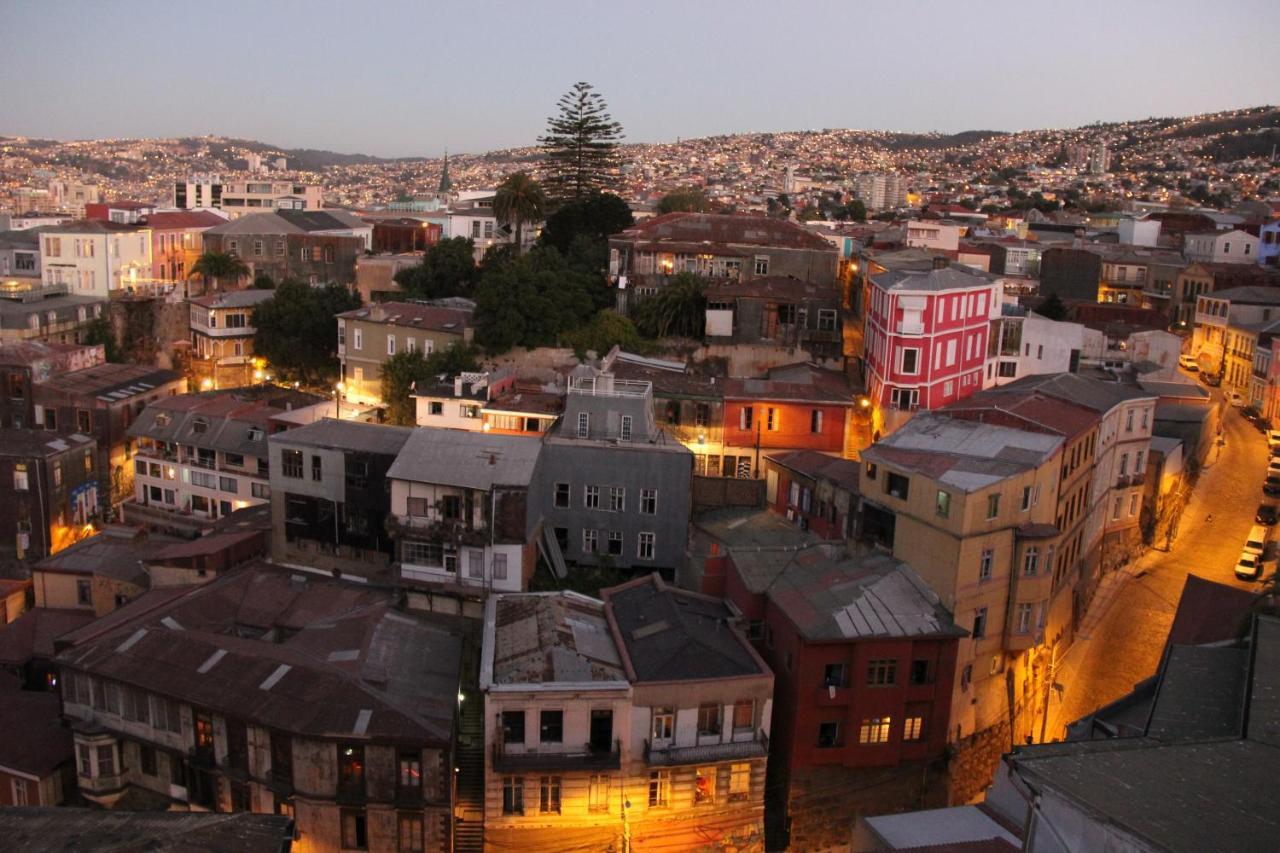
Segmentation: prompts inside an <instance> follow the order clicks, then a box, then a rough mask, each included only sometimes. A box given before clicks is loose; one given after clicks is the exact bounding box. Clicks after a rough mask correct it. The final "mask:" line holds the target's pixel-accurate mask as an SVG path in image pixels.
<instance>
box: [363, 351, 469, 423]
mask: <svg viewBox="0 0 1280 853" xmlns="http://www.w3.org/2000/svg"><path fill="white" fill-rule="evenodd" d="M479 369H480V365H479V363H478V362H477V361H476V351H475V348H474V347H472V346H471V345H469V344H459V343H455V344H451V345H450V346H448V347H447V348H445V349H442V350H437V351H435V352H433V353H431V354H430V355H425V354H424V353H423V352H422V351H421V350H416V349H415V350H401V351H400V352H398V353H396V354H395V355H393V356H389V357H388V358H387V360H386V361H384V362H383V363H382V402H383V403H384V404H385V405H386V415H387V421H388V422H389V423H393V424H398V425H400V426H413V424H414V423H415V421H416V411H415V403H414V400H413V397H411V396H410V392H411V391H412V390H413V385H414V383H415V382H427V381H430V380H431V379H433V378H435V377H437V376H457V375H458V374H459V373H462V372H464V371H468V370H479Z"/></svg>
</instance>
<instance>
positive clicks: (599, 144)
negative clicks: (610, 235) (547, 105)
mask: <svg viewBox="0 0 1280 853" xmlns="http://www.w3.org/2000/svg"><path fill="white" fill-rule="evenodd" d="M556 106H557V107H559V110H560V112H559V113H558V114H557V115H554V116H551V117H549V118H548V119H547V132H546V134H545V135H543V136H540V137H538V143H539V144H540V145H541V146H542V150H543V151H544V152H545V153H546V157H547V163H546V178H545V180H544V183H545V185H546V189H547V194H548V195H550V196H551V198H552V199H554V200H555V201H558V202H564V201H579V200H581V199H583V198H586V197H587V196H589V195H591V194H592V193H594V192H601V191H603V190H604V189H605V188H606V187H608V186H609V185H610V184H611V183H612V182H613V179H614V177H615V176H616V174H617V171H618V165H619V163H618V140H619V139H621V138H622V125H621V124H619V123H618V122H616V121H614V120H613V117H612V116H610V115H609V112H608V109H609V105H608V104H606V103H605V100H604V98H603V97H601V96H600V94H599V93H598V92H596V91H595V89H594V88H593V87H592V85H591V84H590V83H584V82H579V83H575V84H574V85H573V88H572V89H570V90H569V91H568V92H567V93H566V94H565V95H564V97H562V98H561V99H560V101H559V103H558V104H557V105H556Z"/></svg>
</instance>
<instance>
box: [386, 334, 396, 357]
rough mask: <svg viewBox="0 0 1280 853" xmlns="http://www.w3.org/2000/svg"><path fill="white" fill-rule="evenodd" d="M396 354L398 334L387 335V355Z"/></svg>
mask: <svg viewBox="0 0 1280 853" xmlns="http://www.w3.org/2000/svg"><path fill="white" fill-rule="evenodd" d="M395 354H396V336H395V335H387V355H395Z"/></svg>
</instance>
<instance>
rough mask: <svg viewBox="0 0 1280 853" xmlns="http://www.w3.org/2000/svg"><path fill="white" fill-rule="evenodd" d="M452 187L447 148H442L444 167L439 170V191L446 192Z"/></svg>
mask: <svg viewBox="0 0 1280 853" xmlns="http://www.w3.org/2000/svg"><path fill="white" fill-rule="evenodd" d="M452 189H453V181H452V180H450V179H449V149H448V148H446V149H445V150H444V169H442V170H441V172H440V192H442V193H447V192H449V191H450V190H452Z"/></svg>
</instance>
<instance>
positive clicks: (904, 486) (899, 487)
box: [884, 471, 911, 501]
mask: <svg viewBox="0 0 1280 853" xmlns="http://www.w3.org/2000/svg"><path fill="white" fill-rule="evenodd" d="M884 490H885V491H886V492H888V493H889V494H890V495H891V496H893V497H895V498H898V499H899V500H904V501H905V500H906V499H907V496H908V495H909V494H910V493H911V481H910V480H909V479H908V478H906V477H904V476H903V475H901V474H897V473H894V472H893V471H890V472H889V476H888V477H886V478H885V481H884Z"/></svg>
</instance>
